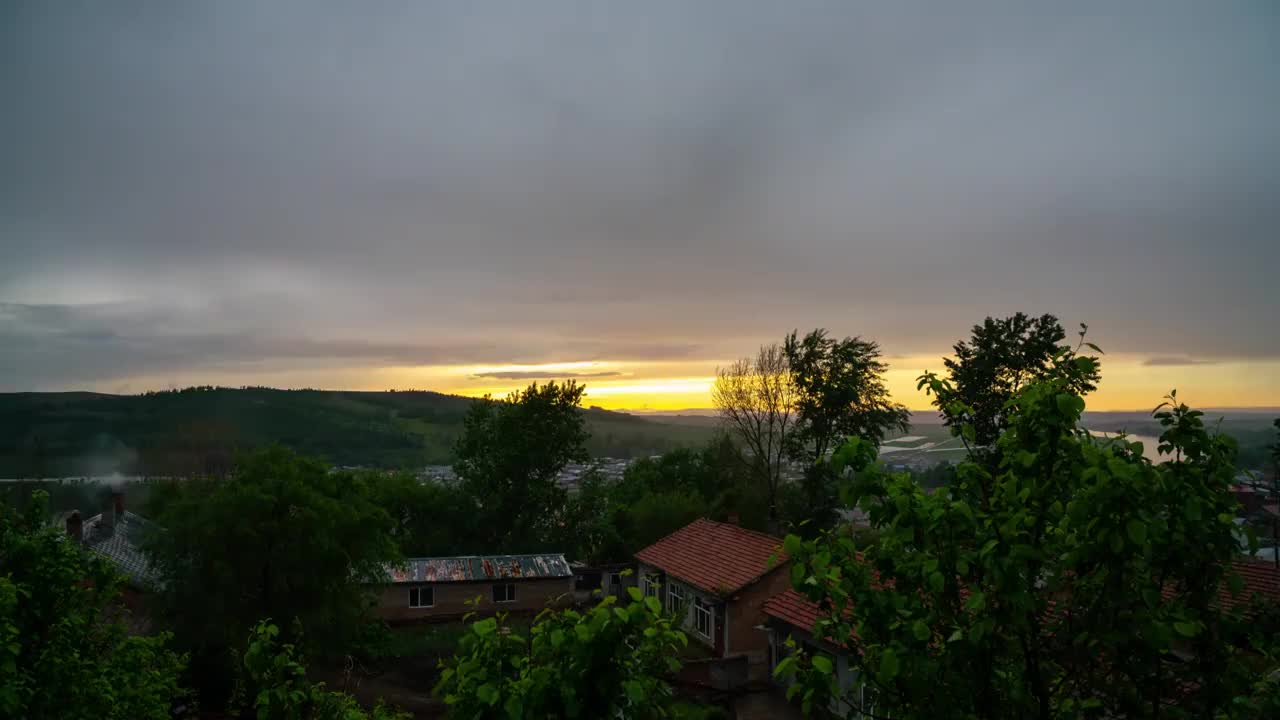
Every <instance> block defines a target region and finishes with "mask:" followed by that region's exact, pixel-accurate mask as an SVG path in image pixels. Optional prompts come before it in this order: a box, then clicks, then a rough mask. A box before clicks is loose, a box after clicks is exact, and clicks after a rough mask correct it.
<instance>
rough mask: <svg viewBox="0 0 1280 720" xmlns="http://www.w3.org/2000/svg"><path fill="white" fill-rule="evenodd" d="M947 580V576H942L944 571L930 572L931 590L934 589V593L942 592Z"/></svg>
mask: <svg viewBox="0 0 1280 720" xmlns="http://www.w3.org/2000/svg"><path fill="white" fill-rule="evenodd" d="M945 581H946V578H944V577H942V573H940V572H933V573H930V574H929V589H930V590H931V591H933V592H934V593H940V592H942V586H943V583H944V582H945Z"/></svg>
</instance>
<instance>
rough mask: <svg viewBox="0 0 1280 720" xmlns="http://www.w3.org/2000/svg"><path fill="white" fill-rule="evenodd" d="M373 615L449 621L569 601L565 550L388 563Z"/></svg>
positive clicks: (392, 619) (570, 576) (570, 574)
mask: <svg viewBox="0 0 1280 720" xmlns="http://www.w3.org/2000/svg"><path fill="white" fill-rule="evenodd" d="M387 577H388V582H387V584H386V585H385V586H383V588H382V590H381V591H380V593H379V595H378V603H377V607H376V610H377V614H378V616H379V617H381V618H382V619H384V620H386V621H388V622H412V621H417V620H424V621H427V620H448V619H453V618H458V617H461V616H462V615H465V614H466V613H469V612H477V613H480V614H482V615H485V614H492V613H495V612H501V611H537V610H541V609H543V608H544V607H548V606H553V607H559V606H565V605H569V604H571V603H572V602H573V586H574V576H573V571H572V570H571V569H570V568H569V563H568V562H567V561H566V560H565V558H564V555H561V554H554V553H544V554H537V555H470V556H462V557H441V558H411V559H409V560H406V561H405V562H404V564H403V565H399V566H391V567H388V568H387Z"/></svg>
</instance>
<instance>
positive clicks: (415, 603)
mask: <svg viewBox="0 0 1280 720" xmlns="http://www.w3.org/2000/svg"><path fill="white" fill-rule="evenodd" d="M423 590H426V591H427V592H428V593H430V594H431V602H429V603H426V604H423V602H422V591H423ZM415 596H416V597H415ZM435 606H436V589H435V586H433V585H414V586H413V587H411V588H409V607H411V608H415V609H423V608H433V607H435Z"/></svg>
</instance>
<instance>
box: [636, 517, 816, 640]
mask: <svg viewBox="0 0 1280 720" xmlns="http://www.w3.org/2000/svg"><path fill="white" fill-rule="evenodd" d="M636 562H637V572H636V575H637V577H638V578H639V580H640V588H641V591H642V592H643V593H644V594H645V595H646V596H648V597H655V598H658V599H659V601H661V602H662V604H663V606H664V607H666V608H667V609H668V610H669V611H671V612H675V613H683V616H684V626H685V629H686V630H687V631H688V634H689V635H690V636H691V637H692V638H694V639H695V640H697V641H699V642H701V643H703V644H705V645H707V646H708V647H709V648H711V649H712V651H713V652H714V653H715V655H716V656H717V657H721V658H725V657H731V656H745V657H746V658H747V660H748V662H751V663H763V662H765V660H766V659H767V658H768V652H769V633H768V631H767V630H766V629H765V614H764V606H765V602H766V601H768V600H769V598H771V597H773V596H775V595H778V594H779V593H782V592H783V591H784V590H786V589H787V587H788V585H789V583H790V580H791V579H790V575H789V574H788V567H789V565H788V563H787V560H786V556H785V555H784V554H783V552H782V540H781V539H780V538H776V537H774V536H772V535H767V534H765V533H762V532H756V531H754V530H747V529H746V528H743V527H740V526H738V525H736V524H732V523H722V522H715V521H712V520H707V519H705V518H703V519H699V520H695V521H693V522H692V523H690V524H688V525H686V526H684V527H682V528H680V529H679V530H677V531H675V532H673V533H671V534H670V535H668V536H666V537H664V538H662V539H661V540H659V541H657V542H655V543H654V544H652V545H650V546H649V547H646V548H644V549H643V550H641V551H640V552H638V553H636Z"/></svg>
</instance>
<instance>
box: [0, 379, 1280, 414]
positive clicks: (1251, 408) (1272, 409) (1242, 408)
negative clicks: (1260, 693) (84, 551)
mask: <svg viewBox="0 0 1280 720" xmlns="http://www.w3.org/2000/svg"><path fill="white" fill-rule="evenodd" d="M553 379H557V380H558V379H559V378H553ZM564 379H565V380H572V379H574V378H564ZM196 388H214V389H217V390H273V391H278V392H306V391H314V392H351V393H388V392H403V393H409V392H421V393H432V394H435V395H446V396H449V397H456V398H467V399H473V400H474V399H478V398H479V397H480V396H478V395H463V394H461V393H456V392H448V391H443V390H431V389H427V388H385V389H382V390H361V389H352V388H322V387H297V388H289V387H273V386H270V385H237V386H233V385H187V386H184V387H171V388H161V389H152V390H140V391H138V392H104V391H101V390H84V389H82V390H8V391H0V395H75V394H85V395H108V396H112V397H130V396H133V397H140V396H143V395H146V394H148V393H162V392H178V391H182V390H191V389H196ZM585 399H586V400H587V403H586V404H585V405H584V409H597V410H603V411H605V412H616V413H627V414H632V415H662V416H677V415H692V416H700V417H713V416H715V415H716V413H717V411H716V409H715V408H700V407H689V408H680V409H677V410H651V409H647V408H622V407H619V408H606V407H602V406H600V405H596V404H593V403H591V402H590V396H588V397H587V398H585ZM1194 409H1196V410H1199V411H1200V412H1204V413H1213V412H1236V413H1256V414H1271V413H1280V406H1276V405H1213V406H1206V407H1195V408H1194ZM907 411H908V412H910V413H912V414H913V415H914V414H928V413H937V412H938V410H937V409H936V408H933V407H928V408H907ZM1151 412H1154V406H1153V407H1151V408H1129V409H1113V410H1089V409H1087V408H1086V409H1085V413H1086V414H1088V413H1148V414H1149V413H1151Z"/></svg>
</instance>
